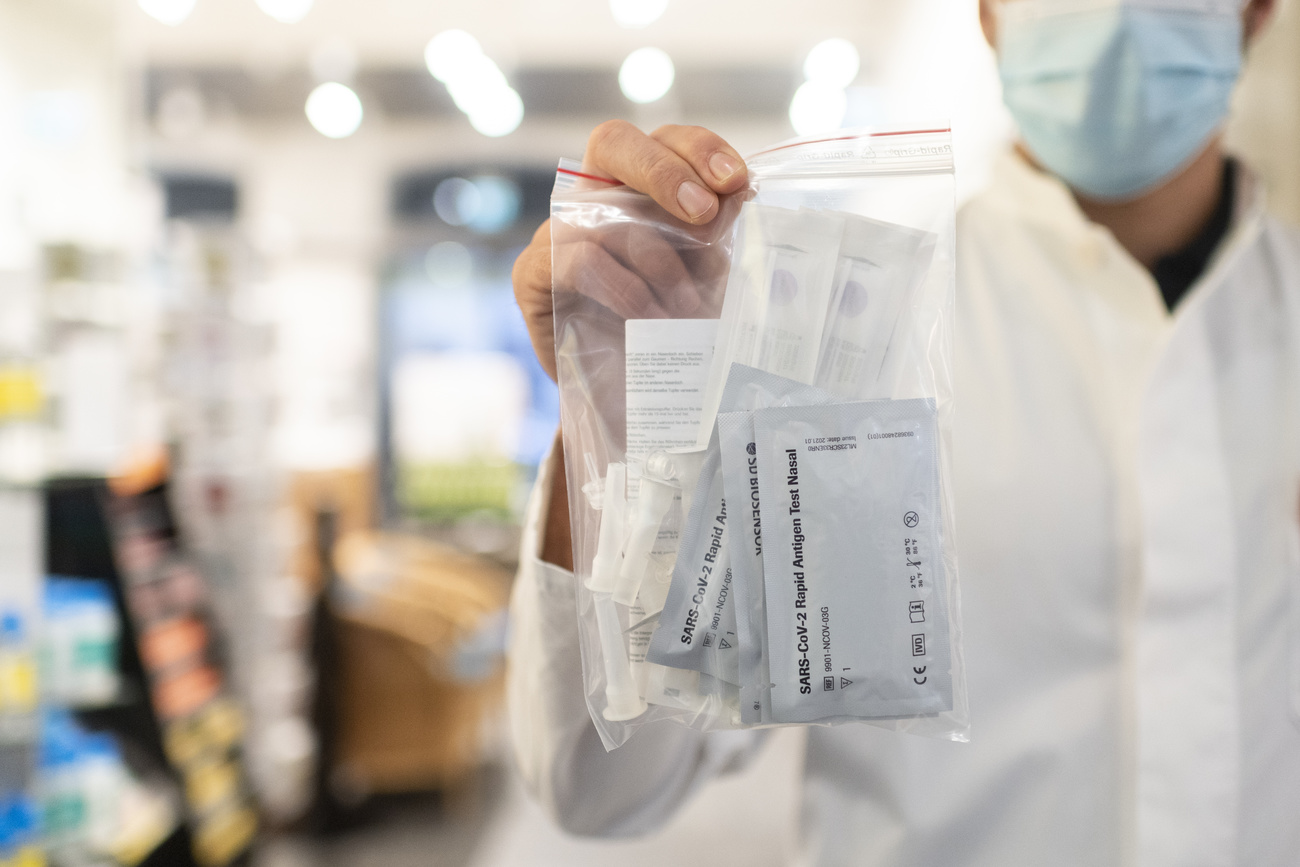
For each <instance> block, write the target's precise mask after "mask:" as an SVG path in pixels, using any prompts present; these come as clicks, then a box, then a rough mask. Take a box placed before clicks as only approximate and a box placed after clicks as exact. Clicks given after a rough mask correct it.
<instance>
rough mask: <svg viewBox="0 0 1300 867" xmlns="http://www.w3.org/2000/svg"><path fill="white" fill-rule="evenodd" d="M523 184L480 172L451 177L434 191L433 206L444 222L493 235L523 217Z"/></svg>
mask: <svg viewBox="0 0 1300 867" xmlns="http://www.w3.org/2000/svg"><path fill="white" fill-rule="evenodd" d="M519 204H520V196H519V187H518V186H517V185H516V184H515V183H514V182H513V181H511V180H510V179H509V178H503V177H499V176H497V175H480V176H479V177H476V178H474V179H473V180H466V179H465V178H447V179H446V180H444V181H442V182H441V183H439V184H438V187H437V189H435V190H434V192H433V209H434V211H436V212H437V214H438V216H439V217H440V218H441V219H442V221H443V222H444V223H448V224H450V225H452V226H468V227H469V228H471V229H473V230H474V231H476V232H482V233H484V234H492V233H495V232H500V231H501V230H502V229H504V228H506V227H507V226H509V225H511V224H512V223H513V222H514V221H515V219H516V218H518V216H519Z"/></svg>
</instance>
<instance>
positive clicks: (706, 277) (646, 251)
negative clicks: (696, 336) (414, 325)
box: [513, 121, 748, 379]
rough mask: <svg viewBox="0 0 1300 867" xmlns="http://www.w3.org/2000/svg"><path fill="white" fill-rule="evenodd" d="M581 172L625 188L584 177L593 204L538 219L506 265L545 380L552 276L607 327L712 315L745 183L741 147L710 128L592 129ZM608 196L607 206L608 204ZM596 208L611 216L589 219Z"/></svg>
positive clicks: (551, 368)
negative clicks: (594, 308) (591, 305)
mask: <svg viewBox="0 0 1300 867" xmlns="http://www.w3.org/2000/svg"><path fill="white" fill-rule="evenodd" d="M583 171H584V173H587V174H591V175H597V176H600V177H607V178H611V179H613V180H616V181H620V182H622V183H623V184H626V188H624V189H611V188H610V186H609V185H607V184H602V183H599V182H594V183H591V184H590V186H588V187H587V188H588V189H590V188H593V187H594V188H599V189H601V190H602V192H601V194H600V197H599V203H597V201H596V199H595V198H594V197H593V200H592V202H591V203H589V204H584V203H581V202H579V203H576V204H573V205H571V206H567V207H568V210H569V212H570V213H569V215H567V216H568V217H569V218H566V214H564V213H561V215H560V216H561V218H562V219H561V221H560V222H558V223H557V221H554V220H547V221H546V222H545V223H543V224H542V225H541V227H540V228H538V230H537V232H536V234H534V235H533V240H532V242H531V243H530V244H529V245H528V247H527V248H525V249H524V251H523V252H522V253H521V254H520V255H519V258H518V259H517V260H516V261H515V267H514V274H513V280H514V288H515V300H516V301H517V303H518V304H519V309H520V310H521V311H522V312H523V314H524V321H525V323H526V324H527V326H528V333H529V336H530V337H531V338H532V342H533V349H534V351H536V353H537V358H538V360H539V361H540V362H541V364H542V367H543V368H544V369H545V370H546V372H547V374H548V375H550V377H551V378H552V379H555V378H556V361H555V307H554V296H553V295H552V283H554V292H555V293H556V294H558V295H562V294H563V293H573V294H574V295H575V296H581V299H578V298H575V300H589V301H592V302H596V304H597V305H599V307H600V309H602V310H603V311H605V312H606V313H607V314H608V316H607V318H608V319H609V321H610V322H609V324H610V327H611V328H617V327H621V322H622V321H623V320H625V319H655V318H665V317H669V316H674V317H688V316H695V317H698V318H707V317H709V316H716V315H717V312H718V305H719V304H720V299H721V294H722V288H723V285H724V283H725V280H726V269H727V260H726V257H725V255H724V254H723V250H722V249H720V242H722V241H725V239H726V236H727V233H728V232H729V230H730V228H731V222H732V221H733V220H734V218H735V215H736V213H737V211H738V209H739V197H736V196H731V195H729V194H732V193H737V192H739V191H741V190H744V189H745V188H746V187H747V183H748V173H747V171H746V169H745V163H744V161H743V160H742V159H741V157H740V154H739V153H737V152H736V150H735V149H734V148H732V147H731V146H730V145H728V144H727V143H726V142H725V141H723V140H722V139H721V138H720V137H719V136H717V135H715V134H714V133H711V132H709V131H708V130H705V129H702V128H700V127H692V126H665V127H660V128H659V129H657V130H655V132H653V133H652V134H650V135H646V134H645V133H643V132H641V131H640V130H638V129H637V128H636V127H634V126H632V125H631V124H629V123H627V122H625V121H608V122H606V123H603V124H601V125H600V126H598V127H596V129H595V130H594V131H593V132H592V134H591V138H590V139H589V140H588V142H587V152H586V155H585V157H584V159H583ZM638 193H644V194H645V195H648V196H649V197H650V199H649V200H647V199H646V198H645V197H644V196H642V195H638ZM720 197H721V198H720ZM575 198H580V196H579V197H575ZM614 203H616V204H617V212H616V213H615V212H611V211H610V210H609V209H608V207H607V206H608V205H609V204H614ZM602 207H604V209H605V213H606V214H608V215H609V216H610V218H609V219H599V220H592V219H591V217H592V216H593V213H592V212H593V211H599V210H601V208H602ZM719 215H722V218H721V219H719ZM552 232H554V233H555V238H554V241H555V262H554V263H553V262H552V257H551V249H552ZM611 372H612V371H611Z"/></svg>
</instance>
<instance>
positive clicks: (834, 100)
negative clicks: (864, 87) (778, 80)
mask: <svg viewBox="0 0 1300 867" xmlns="http://www.w3.org/2000/svg"><path fill="white" fill-rule="evenodd" d="M848 107H849V101H848V97H847V96H845V94H844V91H843V89H841V88H838V87H831V86H829V85H825V84H821V83H819V82H816V81H806V82H804V83H803V84H801V85H800V86H799V89H798V90H796V91H795V92H794V99H792V100H790V123H791V124H792V125H793V126H794V131H795V132H797V133H798V134H799V135H812V134H814V133H819V132H828V131H829V130H833V129H839V126H840V124H841V123H843V122H844V113H845V111H847V110H848Z"/></svg>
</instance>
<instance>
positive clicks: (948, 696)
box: [754, 399, 953, 723]
mask: <svg viewBox="0 0 1300 867" xmlns="http://www.w3.org/2000/svg"><path fill="white" fill-rule="evenodd" d="M754 434H755V440H756V445H755V448H756V450H757V454H758V456H759V466H758V474H759V499H760V511H761V513H762V527H763V572H764V583H765V585H766V588H765V589H766V596H767V630H768V632H767V646H768V653H769V658H770V672H771V682H772V688H771V689H772V692H771V708H772V720H773V722H783V723H794V722H813V721H817V720H828V719H837V718H845V717H850V718H859V719H889V718H896V717H905V716H926V715H932V714H937V713H942V712H944V711H947V710H950V709H951V708H952V702H953V691H952V656H951V651H950V635H949V619H948V610H947V594H946V592H945V585H946V580H947V579H946V576H945V568H946V567H945V563H944V559H943V554H942V547H941V546H942V531H941V527H942V522H943V515H942V512H941V508H940V493H939V458H938V454H939V452H938V448H939V446H938V434H937V429H936V418H935V404H934V401H933V400H929V399H918V400H888V401H868V402H862V403H846V404H836V405H833V406H816V407H809V406H801V407H785V408H780V409H764V410H759V411H758V412H756V413H755V414H754Z"/></svg>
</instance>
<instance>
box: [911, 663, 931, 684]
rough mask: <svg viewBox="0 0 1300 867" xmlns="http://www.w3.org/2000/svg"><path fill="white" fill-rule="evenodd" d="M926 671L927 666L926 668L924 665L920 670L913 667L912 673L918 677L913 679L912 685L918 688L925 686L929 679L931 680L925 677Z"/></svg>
mask: <svg viewBox="0 0 1300 867" xmlns="http://www.w3.org/2000/svg"><path fill="white" fill-rule="evenodd" d="M925 669H926V666H924V665H922V666H921V667H919V668H918V667H916V666H912V673H913V674H915V675H916V677H914V678H912V683H914V684H916V685H917V686H924V685H925V682H926V681H927V680H928V679H929V678H927V677H925V676H924V675H925Z"/></svg>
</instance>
